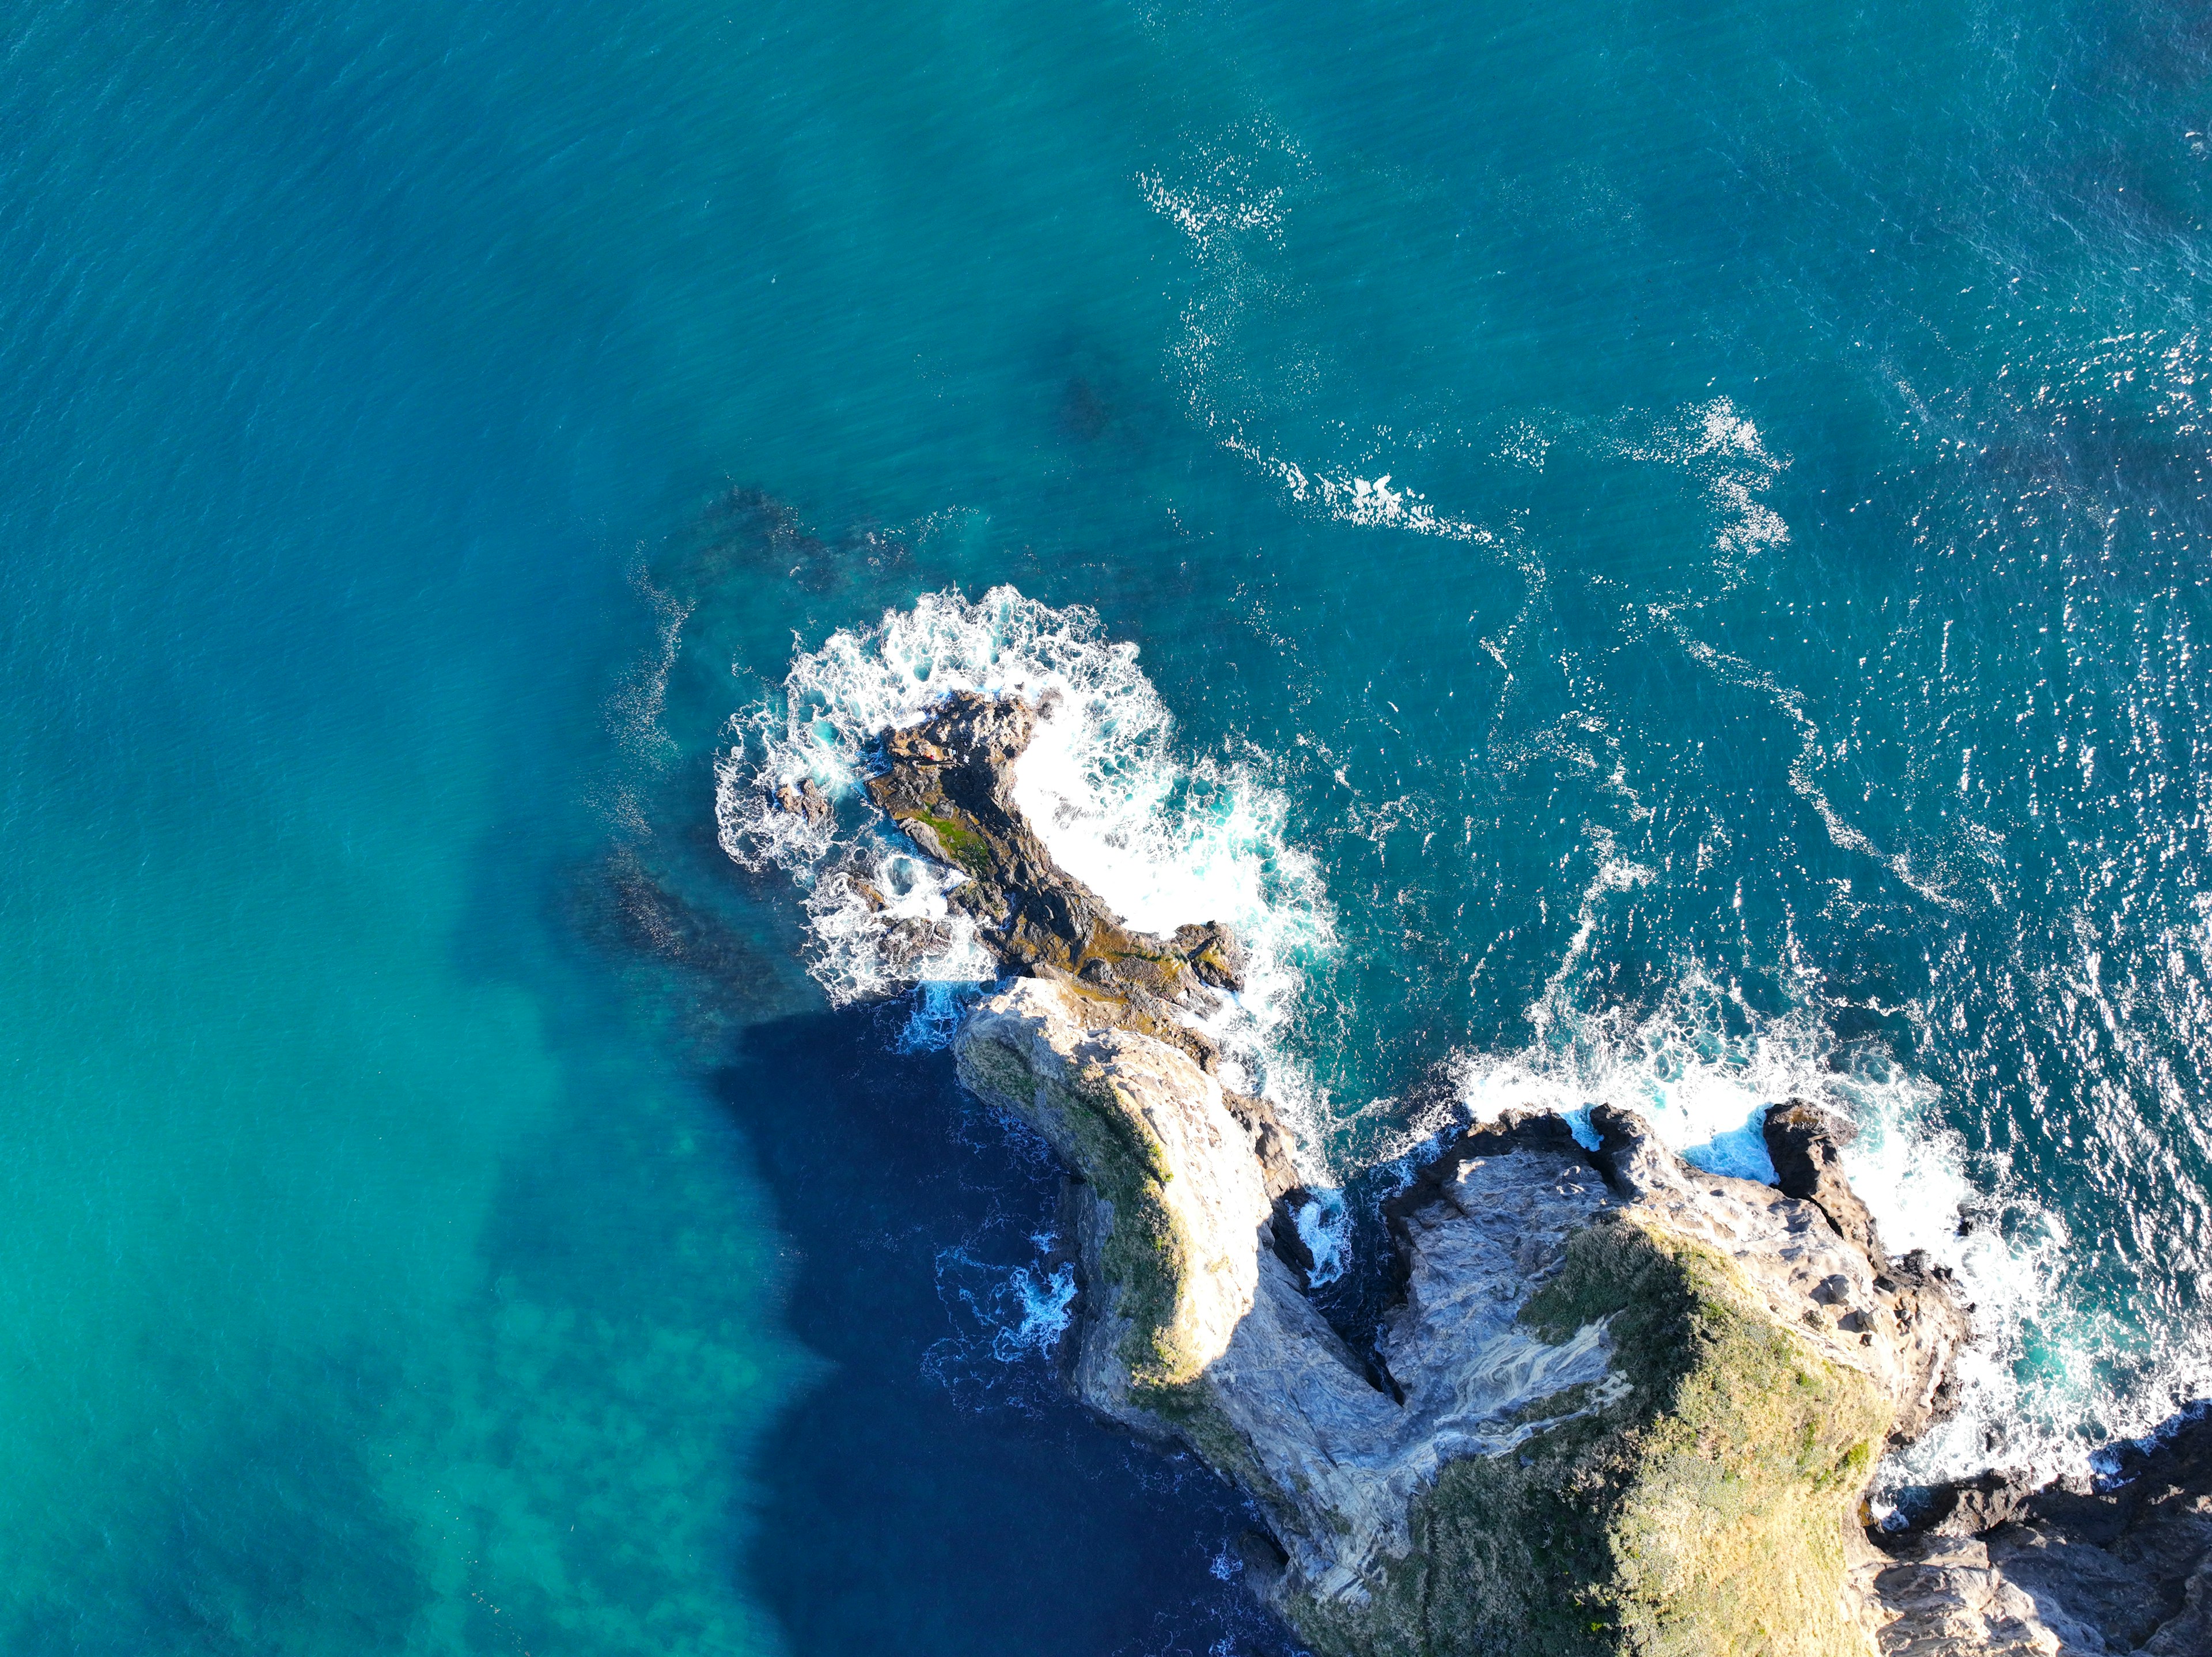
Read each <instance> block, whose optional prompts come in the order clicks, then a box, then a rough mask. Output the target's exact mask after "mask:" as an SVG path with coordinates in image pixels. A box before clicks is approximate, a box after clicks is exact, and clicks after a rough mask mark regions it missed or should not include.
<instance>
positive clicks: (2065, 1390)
mask: <svg viewBox="0 0 2212 1657" xmlns="http://www.w3.org/2000/svg"><path fill="white" fill-rule="evenodd" d="M1632 884H1634V881H1633V878H1632V877H1631V876H1626V875H1623V874H1620V873H1618V872H1616V873H1615V874H1614V875H1613V876H1611V877H1607V876H1606V875H1603V874H1601V876H1600V877H1599V878H1598V879H1597V880H1595V881H1594V882H1593V883H1592V888H1591V893H1590V894H1589V898H1588V899H1587V900H1586V903H1587V902H1602V901H1604V897H1605V894H1606V892H1607V891H1608V890H1620V889H1627V888H1628V887H1630V886H1632ZM1673 976H1674V986H1675V987H1674V989H1673V990H1672V991H1671V992H1669V993H1668V995H1667V996H1666V998H1664V1000H1663V1001H1662V1003H1661V1004H1660V1005H1659V1006H1658V1007H1657V1008H1656V1010H1653V1011H1649V1012H1646V1013H1644V1014H1642V1015H1641V1016H1634V1015H1631V1014H1629V1013H1626V1012H1625V1011H1620V1010H1618V1009H1614V1010H1608V1011H1597V1012H1590V1011H1583V1010H1582V1009H1579V1008H1577V1007H1576V1006H1575V1005H1572V1002H1571V998H1570V997H1569V995H1568V993H1567V992H1566V990H1565V987H1564V984H1565V973H1564V971H1563V972H1562V973H1561V974H1555V975H1554V978H1553V981H1552V983H1551V984H1550V985H1549V986H1547V989H1546V991H1545V992H1544V997H1543V998H1542V1000H1541V1001H1540V1003H1539V1004H1538V1005H1536V1006H1534V1007H1533V1008H1531V1009H1530V1010H1529V1013H1528V1017H1529V1022H1530V1023H1531V1024H1532V1025H1533V1026H1534V1029H1535V1030H1536V1032H1537V1034H1536V1039H1535V1040H1534V1041H1531V1042H1530V1044H1529V1045H1528V1047H1525V1048H1523V1049H1522V1050H1521V1051H1519V1052H1515V1053H1486V1054H1465V1055H1462V1056H1461V1057H1460V1058H1459V1059H1457V1060H1456V1061H1455V1065H1454V1066H1453V1069H1454V1073H1455V1083H1456V1089H1455V1090H1456V1093H1457V1095H1458V1099H1459V1102H1460V1104H1461V1107H1462V1109H1463V1110H1464V1111H1465V1112H1466V1113H1467V1114H1468V1115H1469V1116H1470V1117H1472V1118H1473V1119H1474V1120H1493V1119H1495V1118H1496V1117H1497V1116H1498V1114H1499V1113H1501V1112H1503V1111H1504V1110H1505V1109H1507V1108H1512V1107H1534V1108H1539V1109H1548V1110H1553V1111H1557V1112H1559V1114H1562V1115H1564V1116H1565V1117H1567V1119H1568V1120H1569V1121H1570V1122H1571V1123H1572V1124H1574V1125H1576V1126H1577V1136H1578V1137H1580V1138H1583V1139H1584V1142H1585V1143H1589V1142H1590V1139H1589V1129H1588V1119H1589V1108H1590V1106H1592V1105H1593V1104H1596V1103H1600V1102H1607V1103H1612V1104H1615V1105H1620V1106H1624V1107H1626V1108H1631V1109H1633V1110H1636V1111H1638V1112H1640V1113H1642V1114H1643V1115H1644V1117H1645V1119H1646V1120H1649V1121H1650V1124H1651V1125H1652V1127H1653V1129H1654V1130H1655V1131H1656V1132H1657V1133H1658V1135H1659V1137H1660V1138H1661V1139H1662V1141H1664V1142H1665V1143H1666V1144H1668V1146H1670V1147H1671V1148H1672V1149H1674V1150H1675V1151H1676V1152H1677V1153H1678V1154H1680V1156H1683V1157H1684V1158H1685V1159H1686V1161H1688V1162H1692V1164H1694V1165H1696V1166H1698V1167H1700V1168H1706V1169H1709V1170H1711V1171H1712V1172H1715V1173H1721V1174H1734V1175H1735V1176H1737V1177H1739V1178H1743V1179H1753V1180H1760V1181H1772V1180H1773V1178H1774V1168H1773V1164H1772V1162H1771V1159H1770V1158H1769V1157H1768V1156H1767V1154H1766V1150H1765V1143H1764V1139H1763V1136H1762V1135H1761V1132H1760V1124H1761V1121H1762V1120H1763V1118H1764V1114H1765V1110H1766V1108H1767V1107H1768V1106H1769V1105H1771V1104H1776V1103H1779V1102H1782V1101H1784V1100H1785V1099H1790V1098H1804V1099H1810V1100H1813V1101H1814V1102H1818V1103H1821V1104H1825V1105H1826V1106H1827V1107H1828V1108H1831V1109H1832V1110H1834V1111H1836V1112H1837V1113H1838V1114H1841V1115H1842V1116H1844V1118H1845V1119H1846V1120H1850V1122H1852V1123H1854V1124H1855V1125H1856V1126H1857V1129H1858V1138H1857V1141H1856V1143H1855V1144H1852V1145H1851V1146H1850V1148H1849V1149H1847V1150H1845V1152H1844V1167H1845V1169H1846V1171H1847V1173H1848V1174H1849V1175H1850V1181H1851V1185H1852V1188H1853V1189H1854V1190H1855V1191H1857V1193H1858V1194H1859V1196H1860V1198H1861V1199H1862V1200H1863V1201H1864V1202H1865V1203H1866V1205H1867V1207H1868V1209H1869V1211H1871V1212H1872V1213H1873V1215H1874V1217H1875V1224H1876V1225H1877V1226H1878V1227H1879V1228H1880V1229H1881V1236H1882V1240H1883V1241H1884V1243H1885V1245H1886V1246H1887V1247H1888V1248H1889V1249H1890V1251H1891V1252H1892V1253H1898V1254H1902V1253H1909V1252H1910V1251H1911V1250H1913V1249H1916V1248H1923V1249H1925V1250H1927V1251H1928V1253H1929V1256H1930V1257H1931V1258H1932V1259H1935V1260H1936V1261H1937V1262H1939V1263H1940V1264H1942V1265H1944V1266H1948V1267H1949V1268H1950V1269H1951V1270H1952V1271H1953V1272H1954V1273H1955V1274H1956V1277H1957V1278H1958V1281H1959V1284H1960V1289H1961V1290H1962V1291H1963V1293H1964V1295H1965V1296H1966V1299H1967V1300H1968V1301H1970V1302H1973V1304H1974V1306H1975V1308H1976V1310H1975V1314H1974V1320H1973V1321H1974V1330H1975V1341H1974V1344H1973V1345H1972V1347H1971V1349H1970V1350H1968V1351H1967V1352H1966V1354H1965V1356H1964V1357H1963V1358H1962V1360H1961V1362H1960V1367H1959V1378H1960V1390H1961V1394H1962V1402H1961V1405H1960V1410H1959V1411H1958V1413H1957V1414H1956V1415H1955V1416H1954V1417H1953V1418H1952V1419H1951V1420H1950V1421H1948V1422H1947V1423H1943V1424H1942V1425H1940V1426H1938V1427H1937V1428H1936V1429H1935V1430H1933V1431H1932V1432H1930V1433H1929V1434H1928V1435H1926V1436H1925V1437H1923V1439H1922V1440H1921V1441H1920V1442H1918V1443H1917V1444H1915V1445H1912V1446H1911V1447H1908V1448H1906V1449H1905V1451H1904V1452H1902V1453H1900V1454H1899V1455H1898V1456H1896V1457H1894V1458H1893V1459H1892V1460H1891V1461H1890V1462H1889V1464H1888V1465H1887V1466H1886V1467H1885V1469H1884V1472H1883V1482H1884V1484H1886V1485H1887V1486H1890V1487H1895V1486H1897V1485H1900V1484H1917V1483H1925V1482H1931V1481H1933V1480H1936V1479H1940V1478H1957V1477H1960V1476H1963V1475H1966V1474H1968V1473H1971V1472H1975V1471H1977V1470H1978V1469H1980V1468H1981V1467H1984V1466H1988V1465H1990V1462H1991V1460H1993V1459H1995V1460H1999V1461H2001V1462H2002V1464H2003V1465H2005V1466H2021V1467H2032V1468H2035V1469H2037V1470H2039V1471H2041V1472H2046V1473H2051V1474H2057V1473H2060V1472H2069V1471H2073V1470H2075V1469H2076V1468H2077V1467H2078V1466H2079V1465H2080V1464H2081V1456H2082V1448H2081V1444H2080V1442H2079V1441H2078V1440H2077V1439H2076V1438H2075V1435H2074V1426H2075V1423H2078V1422H2080V1421H2081V1419H2083V1418H2084V1416H2085V1414H2087V1413H2088V1409H2089V1405H2091V1404H2092V1403H2093V1401H2094V1400H2095V1398H2096V1393H2095V1386H2096V1382H2095V1377H2094V1375H2093V1363H2094V1359H2095V1357H2096V1356H2097V1355H2098V1354H2099V1353H2100V1352H2101V1351H2102V1350H2105V1344H2106V1335H2107V1334H2108V1332H2106V1331H2104V1330H2103V1329H2102V1328H2101V1326H2100V1325H2099V1324H2098V1323H2097V1320H2094V1319H2093V1318H2091V1319H2087V1320H2084V1319H2082V1318H2081V1317H2078V1316H2076V1315H2075V1314H2072V1313H2070V1312H2069V1309H2068V1308H2065V1307H2064V1306H2063V1305H2062V1304H2060V1303H2059V1302H2058V1301H2057V1296H2056V1294H2055V1291H2054V1290H2053V1289H2052V1288H2051V1285H2052V1284H2053V1283H2054V1282H2055V1281H2057V1275H2056V1267H2057V1262H2058V1259H2059V1258H2060V1256H2061V1255H2062V1254H2063V1250H2064V1249H2065V1247H2066V1244H2067V1239H2066V1235H2065V1232H2064V1228H2063V1223H2061V1222H2060V1221H2058V1220H2057V1218H2056V1217H2054V1216H2052V1215H2051V1214H2049V1213H2047V1212H2046V1211H2044V1210H2043V1209H2042V1208H2041V1207H2040V1206H2039V1205H2037V1204H2036V1203H2035V1202H2034V1201H2033V1199H2032V1198H2031V1197H2028V1196H2026V1195H2015V1196H2014V1197H2013V1198H2012V1199H2010V1201H2009V1203H2008V1205H2007V1206H2008V1211H2007V1212H2006V1213H2005V1215H2004V1216H2003V1222H2004V1223H2002V1224H1996V1223H1990V1221H1989V1219H1988V1217H1987V1216H1986V1212H1985V1211H1987V1210H1988V1209H1989V1207H1990V1199H1989V1198H1988V1197H1987V1196H1986V1195H1985V1194H1984V1193H1983V1192H1982V1191H1981V1189H1980V1188H1979V1187H1977V1186H1976V1185H1975V1183H1974V1182H1973V1181H1972V1180H1971V1179H1970V1178H1969V1177H1968V1174H1967V1164H1966V1154H1965V1149H1964V1146H1963V1144H1961V1142H1960V1139H1959V1138H1958V1136H1957V1135H1956V1134H1955V1133H1954V1132H1951V1131H1950V1130H1949V1129H1948V1128H1947V1127H1945V1126H1943V1125H1942V1118H1941V1113H1940V1106H1941V1103H1942V1098H1941V1095H1940V1093H1939V1092H1938V1090H1937V1089H1936V1088H1935V1087H1933V1086H1932V1085H1930V1084H1929V1083H1927V1082H1926V1081H1924V1080H1923V1079H1922V1078H1920V1077H1917V1076H1915V1075H1914V1074H1912V1073H1911V1071H1907V1070H1905V1069H1904V1068H1902V1067H1901V1066H1897V1065H1892V1064H1890V1063H1888V1062H1887V1061H1886V1060H1882V1059H1878V1058H1875V1057H1873V1056H1869V1055H1865V1054H1854V1053H1850V1052H1848V1051H1846V1050H1845V1049H1844V1048H1843V1047H1840V1046H1839V1044H1838V1042H1837V1041H1836V1040H1835V1038H1834V1037H1833V1035H1832V1034H1830V1032H1829V1029H1828V1027H1827V1023H1826V1020H1825V1019H1824V1018H1823V1017H1821V1016H1820V1005H1819V1000H1818V995H1817V991H1816V990H1812V989H1809V988H1808V992H1807V994H1806V997H1805V999H1804V1001H1803V1002H1802V1004H1801V1005H1799V1006H1798V1007H1797V1008H1796V1009H1795V1010H1793V1011H1790V1012H1787V1013H1784V1014H1782V1015H1779V1016H1776V1015H1772V1014H1767V1013H1763V1012H1760V1011H1758V1010H1756V1009H1754V1008H1753V1007H1752V1006H1750V1005H1747V1003H1746V1002H1745V1000H1744V999H1743V998H1742V997H1741V994H1740V993H1738V992H1736V991H1735V990H1734V989H1733V988H1732V987H1730V986H1726V985H1723V984H1722V983H1720V982H1718V981H1717V980H1714V979H1713V978H1711V976H1710V975H1709V974H1706V973H1705V971H1704V970H1703V969H1702V968H1699V967H1698V966H1697V965H1695V964H1694V963H1690V962H1678V963H1676V965H1675V968H1674V975H1673ZM1801 987H1803V986H1801ZM1962 1210H1965V1211H1968V1212H1970V1213H1975V1214H1978V1215H1980V1216H1981V1219H1980V1221H1979V1223H1976V1224H1974V1225H1973V1226H1972V1229H1970V1230H1969V1232H1968V1235H1966V1236H1963V1237H1962V1236H1960V1235H1959V1229H1960V1226H1959V1222H1960V1214H1961V1211H1962ZM2031 1345H2032V1346H2033V1349H2034V1350H2035V1352H2036V1355H2037V1362H2036V1363H2035V1364H2033V1365H2032V1366H2030V1365H2024V1364H2023V1363H2021V1359H2022V1358H2023V1357H2024V1356H2025V1355H2026V1353H2027V1351H2028V1350H2029V1348H2030V1346H2031ZM1999 1445H2001V1446H2002V1448H2001V1449H1998V1448H1994V1447H1996V1446H1999Z"/></svg>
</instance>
